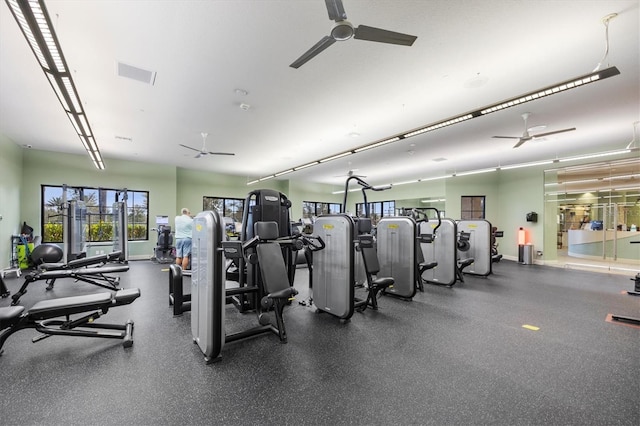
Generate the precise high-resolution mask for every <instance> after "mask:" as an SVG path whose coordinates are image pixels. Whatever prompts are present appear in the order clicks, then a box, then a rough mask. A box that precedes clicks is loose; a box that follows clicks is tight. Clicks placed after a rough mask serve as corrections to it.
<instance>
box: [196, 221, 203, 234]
mask: <svg viewBox="0 0 640 426" xmlns="http://www.w3.org/2000/svg"><path fill="white" fill-rule="evenodd" d="M196 231H198V232H200V231H202V224H200V223H197V224H196Z"/></svg>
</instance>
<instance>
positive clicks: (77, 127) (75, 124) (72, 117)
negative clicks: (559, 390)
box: [67, 112, 82, 140]
mask: <svg viewBox="0 0 640 426" xmlns="http://www.w3.org/2000/svg"><path fill="white" fill-rule="evenodd" d="M67 116H68V117H69V121H71V124H73V128H74V129H76V133H77V134H78V135H82V130H80V126H79V125H78V121H77V120H76V116H75V115H73V114H71V113H70V112H67ZM80 139H81V140H82V138H80Z"/></svg>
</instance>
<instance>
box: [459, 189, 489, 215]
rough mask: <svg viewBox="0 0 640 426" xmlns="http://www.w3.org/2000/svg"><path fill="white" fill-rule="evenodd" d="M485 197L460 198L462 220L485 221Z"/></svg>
mask: <svg viewBox="0 0 640 426" xmlns="http://www.w3.org/2000/svg"><path fill="white" fill-rule="evenodd" d="M484 198H485V196H484V195H463V196H462V197H460V206H461V208H460V210H461V212H460V218H461V219H463V220H464V219H484V218H485V217H484Z"/></svg>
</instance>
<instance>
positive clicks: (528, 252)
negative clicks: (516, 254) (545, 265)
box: [522, 244, 533, 265]
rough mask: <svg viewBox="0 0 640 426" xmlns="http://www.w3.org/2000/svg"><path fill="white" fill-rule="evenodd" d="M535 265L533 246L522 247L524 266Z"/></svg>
mask: <svg viewBox="0 0 640 426" xmlns="http://www.w3.org/2000/svg"><path fill="white" fill-rule="evenodd" d="M532 263H533V244H525V245H523V246H522V264H523V265H531V264H532Z"/></svg>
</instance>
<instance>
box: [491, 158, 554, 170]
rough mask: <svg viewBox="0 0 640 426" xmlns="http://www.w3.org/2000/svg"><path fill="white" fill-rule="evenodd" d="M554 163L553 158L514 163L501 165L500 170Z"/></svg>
mask: <svg viewBox="0 0 640 426" xmlns="http://www.w3.org/2000/svg"><path fill="white" fill-rule="evenodd" d="M552 163H553V160H545V161H538V162H535V163H523V164H513V165H511V166H500V170H513V169H521V168H523V167H533V166H543V165H545V164H552Z"/></svg>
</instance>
